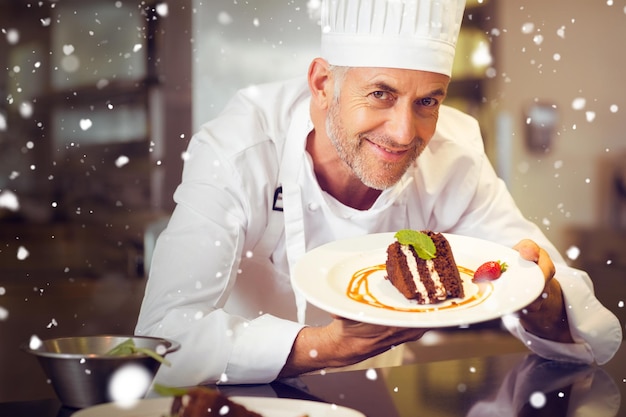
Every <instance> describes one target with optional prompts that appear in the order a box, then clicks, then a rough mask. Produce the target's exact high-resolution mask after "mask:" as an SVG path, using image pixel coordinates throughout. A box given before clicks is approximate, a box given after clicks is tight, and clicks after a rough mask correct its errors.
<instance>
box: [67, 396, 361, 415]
mask: <svg viewBox="0 0 626 417" xmlns="http://www.w3.org/2000/svg"><path fill="white" fill-rule="evenodd" d="M229 398H230V399H231V400H232V401H234V402H236V403H239V404H241V405H243V406H244V407H246V408H248V409H249V410H252V411H256V412H257V413H259V414H261V415H263V416H267V417H302V416H304V415H307V416H308V417H365V415H364V414H362V413H360V412H358V411H356V410H353V409H350V408H346V407H341V406H338V405H333V404H327V403H322V402H315V401H305V400H293V399H288V398H268V397H238V396H233V397H229ZM171 404H172V398H171V397H163V398H151V399H147V400H141V401H139V402H137V403H136V404H135V405H134V406H133V407H132V408H121V407H120V406H118V405H116V404H115V403H106V404H100V405H96V406H93V407H89V408H85V409H82V410H80V411H77V412H76V413H74V414H72V417H111V416H115V417H163V416H167V415H168V413H169V412H170V406H171Z"/></svg>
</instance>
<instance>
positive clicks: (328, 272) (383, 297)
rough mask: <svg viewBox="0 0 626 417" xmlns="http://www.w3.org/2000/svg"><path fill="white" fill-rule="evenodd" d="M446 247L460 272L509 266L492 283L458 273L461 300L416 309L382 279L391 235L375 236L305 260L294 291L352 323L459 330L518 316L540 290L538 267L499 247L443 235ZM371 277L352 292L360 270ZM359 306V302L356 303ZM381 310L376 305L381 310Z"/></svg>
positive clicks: (310, 254)
mask: <svg viewBox="0 0 626 417" xmlns="http://www.w3.org/2000/svg"><path fill="white" fill-rule="evenodd" d="M444 235H445V237H446V238H447V239H448V241H449V242H450V246H451V247H452V252H453V253H454V258H455V261H456V263H457V265H458V266H459V269H461V270H462V269H463V268H467V269H468V270H471V271H473V270H475V269H476V268H477V267H478V266H480V265H481V264H483V263H484V262H487V261H498V260H499V261H502V262H506V263H507V264H508V266H509V267H508V269H507V271H506V272H505V273H504V274H502V276H501V277H500V278H498V279H497V280H495V281H492V282H491V283H483V284H474V283H472V282H471V278H472V277H471V273H472V272H471V271H467V272H466V273H464V272H463V271H461V278H462V279H463V286H464V290H465V297H464V298H463V299H454V300H447V301H445V302H443V303H438V304H432V305H419V304H417V302H415V301H412V300H408V299H406V298H405V297H404V296H403V295H402V294H400V292H399V291H398V290H397V289H396V288H395V287H393V286H392V285H391V283H390V282H389V281H388V280H387V279H385V275H386V270H385V269H384V265H385V261H386V259H387V252H386V251H387V247H388V246H389V245H390V244H391V243H392V242H393V241H394V240H395V239H394V233H379V234H371V235H366V236H361V237H357V238H351V239H345V240H338V241H335V242H331V243H328V244H326V245H322V246H320V247H318V248H315V249H313V250H312V251H310V252H308V253H307V254H305V255H304V256H303V257H302V259H301V260H300V261H299V262H298V263H297V264H296V267H295V268H294V274H293V276H292V285H293V287H294V288H295V289H296V290H298V291H300V292H301V293H302V295H303V296H304V297H305V298H306V299H307V301H309V302H310V303H311V304H313V305H315V306H317V307H319V308H321V309H322V310H325V311H328V312H329V313H332V314H336V315H338V316H341V317H345V318H348V319H352V320H357V321H361V322H364V323H373V324H381V325H387V326H399V327H423V328H435V327H451V326H463V325H468V324H473V323H479V322H482V321H487V320H492V319H495V318H499V317H501V316H503V315H505V314H508V313H512V312H515V311H518V310H520V309H522V308H524V307H525V306H527V305H528V304H530V303H531V302H532V301H534V300H535V299H536V298H537V297H539V295H540V294H541V292H542V291H543V288H544V283H545V281H544V277H543V273H542V272H541V270H540V269H539V267H538V266H537V265H536V264H535V263H533V262H529V261H526V260H524V259H522V258H521V257H520V255H519V253H518V252H517V251H515V250H513V249H511V248H508V247H505V246H502V245H499V244H497V243H493V242H489V241H485V240H481V239H476V238H471V237H467V236H460V235H453V234H444ZM377 266H381V268H382V269H379V270H377V271H374V272H372V273H371V275H369V277H367V278H363V279H362V280H361V283H362V284H365V283H366V284H367V291H366V290H365V289H364V288H365V287H364V285H362V286H361V287H359V289H360V290H359V291H353V292H355V293H357V294H358V296H357V297H351V296H349V295H348V289H349V288H352V289H355V288H356V287H357V285H356V284H355V282H358V277H355V273H357V271H360V270H363V269H365V270H371V269H373V268H375V267H377ZM359 296H360V297H363V298H364V300H363V301H361V302H360V301H357V298H358V297H359ZM379 304H380V305H379Z"/></svg>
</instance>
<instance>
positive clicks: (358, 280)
mask: <svg viewBox="0 0 626 417" xmlns="http://www.w3.org/2000/svg"><path fill="white" fill-rule="evenodd" d="M457 267H458V269H459V273H460V274H461V275H466V276H469V277H472V276H474V271H473V270H471V269H469V268H465V267H463V266H458V265H457ZM385 270H386V266H385V264H379V265H373V266H369V267H367V268H363V269H360V270H358V271H356V272H355V273H354V274H353V275H352V278H351V279H350V283H349V284H348V289H347V290H346V294H347V296H348V297H349V298H350V299H352V300H354V301H357V302H359V303H362V304H367V305H370V306H373V307H378V308H384V309H386V310H393V311H402V312H415V313H426V312H431V311H441V310H448V309H452V308H459V307H466V306H468V305H470V304H471V305H475V304H480V303H481V302H483V301H484V300H486V299H487V297H489V295H490V294H491V293H492V292H493V284H491V283H480V284H474V283H472V285H476V286H478V292H477V293H476V294H474V295H472V296H469V297H466V298H463V299H458V300H453V301H452V302H451V303H450V304H441V303H440V304H416V307H414V308H413V307H412V308H407V307H395V306H390V305H388V304H385V303H382V302H380V301H379V300H378V299H377V298H376V297H375V296H374V295H373V294H372V292H371V291H370V289H369V278H370V276H371V275H372V274H374V273H376V272H379V271H385ZM463 281H464V283H465V282H466V280H463ZM470 281H471V279H470Z"/></svg>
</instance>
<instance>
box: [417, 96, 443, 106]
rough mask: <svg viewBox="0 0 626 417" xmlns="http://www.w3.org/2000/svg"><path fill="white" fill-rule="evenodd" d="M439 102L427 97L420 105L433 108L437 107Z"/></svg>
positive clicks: (420, 101)
mask: <svg viewBox="0 0 626 417" xmlns="http://www.w3.org/2000/svg"><path fill="white" fill-rule="evenodd" d="M437 103H438V101H437V100H436V99H434V98H432V97H426V98H422V99H420V100H419V104H420V105H422V106H424V107H433V106H436V105H437Z"/></svg>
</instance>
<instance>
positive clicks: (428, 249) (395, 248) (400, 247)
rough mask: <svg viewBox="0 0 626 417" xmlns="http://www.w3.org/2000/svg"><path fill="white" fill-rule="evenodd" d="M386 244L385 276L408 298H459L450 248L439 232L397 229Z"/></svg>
mask: <svg viewBox="0 0 626 417" xmlns="http://www.w3.org/2000/svg"><path fill="white" fill-rule="evenodd" d="M395 238H396V239H397V240H396V241H395V242H393V243H392V244H390V245H389V247H388V248H387V263H386V267H387V279H388V280H389V281H390V282H391V283H392V284H393V286H394V287H396V288H397V289H398V291H400V292H401V293H402V295H404V296H405V297H406V298H408V299H414V300H416V301H417V303H418V304H434V303H437V302H440V301H444V300H446V299H448V298H463V297H464V290H463V282H462V280H461V275H460V273H459V269H458V267H457V265H456V261H455V260H454V256H453V254H452V248H451V247H450V243H449V242H448V240H447V239H446V237H445V236H444V235H443V234H441V233H435V232H432V231H430V230H428V231H416V230H400V231H398V232H397V233H396V234H395Z"/></svg>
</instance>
